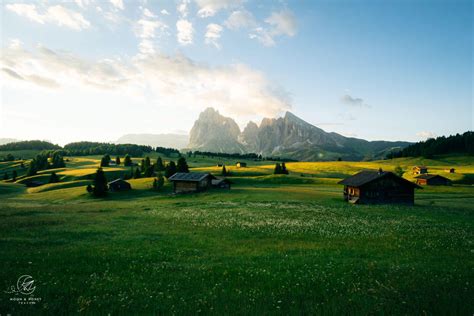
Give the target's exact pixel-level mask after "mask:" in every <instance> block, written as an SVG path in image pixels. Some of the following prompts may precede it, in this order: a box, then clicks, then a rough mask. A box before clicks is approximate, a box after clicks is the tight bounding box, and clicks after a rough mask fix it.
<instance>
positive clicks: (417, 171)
mask: <svg viewBox="0 0 474 316" xmlns="http://www.w3.org/2000/svg"><path fill="white" fill-rule="evenodd" d="M425 173H428V167H426V166H415V167H413V174H425Z"/></svg>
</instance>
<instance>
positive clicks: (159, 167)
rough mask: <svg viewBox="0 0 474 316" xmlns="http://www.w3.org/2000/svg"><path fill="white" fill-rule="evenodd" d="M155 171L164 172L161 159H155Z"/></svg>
mask: <svg viewBox="0 0 474 316" xmlns="http://www.w3.org/2000/svg"><path fill="white" fill-rule="evenodd" d="M155 170H156V171H164V170H165V165H164V164H163V160H162V159H161V157H158V158H157V159H156V164H155Z"/></svg>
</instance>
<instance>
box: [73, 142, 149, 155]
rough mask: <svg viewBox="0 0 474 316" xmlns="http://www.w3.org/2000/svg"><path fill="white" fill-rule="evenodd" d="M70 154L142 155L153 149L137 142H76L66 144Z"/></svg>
mask: <svg viewBox="0 0 474 316" xmlns="http://www.w3.org/2000/svg"><path fill="white" fill-rule="evenodd" d="M64 149H65V150H66V151H67V152H68V154H69V155H70V156H87V155H106V154H109V155H125V154H130V155H132V156H136V157H140V156H143V154H144V153H150V152H152V151H153V148H152V147H151V146H145V145H135V144H109V143H97V142H75V143H70V144H67V145H65V146H64Z"/></svg>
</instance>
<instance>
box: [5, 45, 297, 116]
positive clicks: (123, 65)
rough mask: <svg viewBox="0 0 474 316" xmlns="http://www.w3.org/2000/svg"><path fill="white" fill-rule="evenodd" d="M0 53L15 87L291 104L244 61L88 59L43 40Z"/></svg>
mask: <svg viewBox="0 0 474 316" xmlns="http://www.w3.org/2000/svg"><path fill="white" fill-rule="evenodd" d="M2 53H3V54H2V57H1V59H0V67H1V68H2V70H3V71H2V72H0V74H2V80H3V82H5V84H13V85H14V86H15V87H18V86H19V85H22V84H30V85H35V86H39V87H41V88H48V89H51V88H54V89H64V90H65V91H69V90H68V89H73V90H75V91H82V90H83V89H92V90H93V91H96V90H100V91H111V92H113V93H114V95H115V97H118V96H128V97H133V98H134V100H141V99H140V98H143V96H144V95H147V98H146V100H155V102H159V103H160V104H165V105H172V106H173V107H174V108H176V109H187V108H190V107H191V108H194V109H198V110H202V109H204V108H206V107H209V106H213V107H215V108H217V109H220V110H221V111H223V112H224V113H227V114H232V115H236V116H241V117H242V116H246V115H247V116H250V115H261V116H267V117H268V116H275V115H277V114H278V113H281V112H282V111H285V110H288V109H290V108H291V104H290V101H289V97H288V93H286V92H285V90H284V89H282V88H281V87H278V86H276V85H275V84H273V83H272V82H271V81H270V80H268V78H267V77H266V76H265V75H264V74H263V73H262V72H260V71H257V70H255V69H252V68H250V67H248V66H246V65H243V64H232V65H228V66H221V67H211V66H208V65H205V64H199V63H196V62H195V61H193V60H191V59H189V58H187V57H185V56H183V55H179V54H178V55H175V56H169V55H164V54H159V53H153V54H148V55H139V56H135V57H131V58H130V57H127V58H119V57H116V58H108V59H100V60H88V59H84V58H80V57H78V56H75V55H73V54H70V53H67V52H60V51H54V50H51V49H49V48H47V47H44V46H39V47H37V48H36V49H35V50H34V51H28V50H26V49H24V48H23V47H20V48H4V49H3V52H2ZM22 78H23V80H21V79H22ZM25 91H27V90H25ZM176 111H177V112H179V111H180V110H176Z"/></svg>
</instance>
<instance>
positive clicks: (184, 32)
mask: <svg viewBox="0 0 474 316" xmlns="http://www.w3.org/2000/svg"><path fill="white" fill-rule="evenodd" d="M176 29H177V30H178V33H177V34H176V37H177V39H178V42H179V43H180V44H181V45H189V44H192V43H193V34H194V28H193V25H192V23H191V22H189V21H188V20H184V19H181V20H178V22H176Z"/></svg>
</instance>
